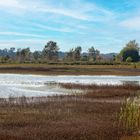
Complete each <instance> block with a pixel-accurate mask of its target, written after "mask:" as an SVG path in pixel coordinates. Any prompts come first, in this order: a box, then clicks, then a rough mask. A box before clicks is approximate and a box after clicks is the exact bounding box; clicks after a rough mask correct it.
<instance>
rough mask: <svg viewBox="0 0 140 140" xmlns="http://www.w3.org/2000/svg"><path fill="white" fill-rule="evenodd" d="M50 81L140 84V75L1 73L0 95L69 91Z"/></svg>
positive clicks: (27, 94)
mask: <svg viewBox="0 0 140 140" xmlns="http://www.w3.org/2000/svg"><path fill="white" fill-rule="evenodd" d="M50 83H81V84H98V85H99V84H111V85H120V84H123V83H127V84H128V83H129V84H140V76H83V75H81V76H39V75H20V74H0V97H1V98H5V97H9V95H12V96H22V95H25V96H28V97H31V96H47V95H56V94H64V93H69V92H70V91H69V90H66V89H62V88H59V87H58V86H56V85H54V84H50Z"/></svg>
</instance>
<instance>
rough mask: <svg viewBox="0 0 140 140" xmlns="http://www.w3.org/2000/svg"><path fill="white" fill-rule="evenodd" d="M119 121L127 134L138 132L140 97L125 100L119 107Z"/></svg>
mask: <svg viewBox="0 0 140 140" xmlns="http://www.w3.org/2000/svg"><path fill="white" fill-rule="evenodd" d="M119 120H120V125H121V126H122V127H123V128H125V131H126V133H128V134H132V133H134V132H138V131H139V130H140V96H138V97H134V98H128V99H126V101H125V102H124V103H123V105H122V107H121V110H120V113H119Z"/></svg>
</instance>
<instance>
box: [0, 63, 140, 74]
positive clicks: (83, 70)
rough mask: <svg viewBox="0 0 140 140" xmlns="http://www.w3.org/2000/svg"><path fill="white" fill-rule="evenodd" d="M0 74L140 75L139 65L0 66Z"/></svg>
mask: <svg viewBox="0 0 140 140" xmlns="http://www.w3.org/2000/svg"><path fill="white" fill-rule="evenodd" d="M0 73H22V74H44V75H140V65H138V64H137V66H136V68H135V67H134V64H132V65H48V64H0Z"/></svg>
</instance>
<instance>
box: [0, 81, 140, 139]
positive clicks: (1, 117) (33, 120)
mask: <svg viewBox="0 0 140 140" xmlns="http://www.w3.org/2000/svg"><path fill="white" fill-rule="evenodd" d="M60 86H62V87H65V88H67V89H73V90H74V89H81V90H82V91H83V92H81V93H80V94H76V93H73V94H72V95H69V96H53V97H40V98H26V97H20V98H13V97H9V99H1V100H0V139H1V140H25V139H26V140H36V139H37V140H120V139H121V137H122V136H125V135H129V132H127V131H126V130H125V128H124V127H122V125H121V124H119V119H118V114H119V112H120V108H121V106H122V103H123V102H124V101H125V99H126V98H128V97H132V98H133V97H135V96H137V95H138V94H139V90H140V86H138V85H122V86H109V85H107V86H97V85H85V86H84V85H79V84H70V83H69V84H60ZM34 101H36V102H34Z"/></svg>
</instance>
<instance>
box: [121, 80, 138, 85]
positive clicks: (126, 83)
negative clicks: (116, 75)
mask: <svg viewBox="0 0 140 140" xmlns="http://www.w3.org/2000/svg"><path fill="white" fill-rule="evenodd" d="M121 82H122V84H124V85H140V83H139V81H121Z"/></svg>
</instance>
